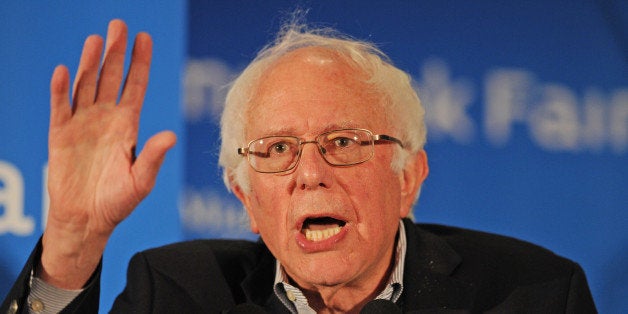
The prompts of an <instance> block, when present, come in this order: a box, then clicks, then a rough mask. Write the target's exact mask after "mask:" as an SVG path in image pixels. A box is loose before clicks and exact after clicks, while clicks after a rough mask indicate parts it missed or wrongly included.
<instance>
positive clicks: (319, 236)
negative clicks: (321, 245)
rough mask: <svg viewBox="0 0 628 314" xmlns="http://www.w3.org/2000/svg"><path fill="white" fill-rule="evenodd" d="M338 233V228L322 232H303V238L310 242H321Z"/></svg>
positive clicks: (307, 230)
mask: <svg viewBox="0 0 628 314" xmlns="http://www.w3.org/2000/svg"><path fill="white" fill-rule="evenodd" d="M338 233H340V227H339V226H338V227H333V228H328V229H324V230H309V229H306V230H305V238H306V239H308V240H310V241H322V240H325V239H329V238H330V237H332V236H335V235H337V234H338Z"/></svg>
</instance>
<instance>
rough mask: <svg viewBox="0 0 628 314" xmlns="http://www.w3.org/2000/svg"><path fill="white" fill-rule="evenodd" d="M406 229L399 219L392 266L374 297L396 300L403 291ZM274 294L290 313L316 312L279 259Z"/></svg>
mask: <svg viewBox="0 0 628 314" xmlns="http://www.w3.org/2000/svg"><path fill="white" fill-rule="evenodd" d="M406 246H407V240H406V229H405V227H404V225H403V221H402V220H399V231H398V237H397V247H396V250H395V258H394V263H395V265H394V267H393V271H392V272H391V273H390V277H389V278H388V282H387V283H386V286H384V288H383V289H382V291H380V292H379V294H378V295H377V297H375V299H385V300H390V301H392V302H397V300H399V297H400V296H401V293H402V292H403V270H404V265H405V260H406V250H407V248H406ZM273 288H274V289H273V290H274V291H275V295H276V296H277V298H279V300H281V302H282V303H283V304H284V305H285V306H286V307H287V308H288V309H289V310H290V311H291V312H292V313H316V312H315V311H314V310H313V309H312V308H311V307H310V306H309V304H308V302H307V299H306V298H305V295H304V294H303V292H302V291H301V289H299V288H298V287H296V286H294V285H292V284H290V280H289V279H288V275H287V274H286V273H285V271H284V268H283V266H281V263H280V262H279V260H277V261H276V267H275V282H274V284H273Z"/></svg>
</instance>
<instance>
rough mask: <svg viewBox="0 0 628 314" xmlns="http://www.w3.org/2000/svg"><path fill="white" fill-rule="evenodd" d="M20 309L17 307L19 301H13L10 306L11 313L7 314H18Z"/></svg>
mask: <svg viewBox="0 0 628 314" xmlns="http://www.w3.org/2000/svg"><path fill="white" fill-rule="evenodd" d="M18 309H19V307H18V305H17V301H15V300H13V301H11V305H10V306H9V311H8V312H7V313H9V314H14V313H17V310H18Z"/></svg>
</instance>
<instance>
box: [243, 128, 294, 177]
mask: <svg viewBox="0 0 628 314" xmlns="http://www.w3.org/2000/svg"><path fill="white" fill-rule="evenodd" d="M298 154H299V140H298V139H297V138H295V137H287V136H271V137H265V138H261V139H259V140H256V141H253V142H251V143H250V144H249V153H248V158H249V162H250V164H251V166H252V167H253V169H255V170H257V171H260V172H279V171H284V170H287V169H290V168H291V167H293V166H294V164H295V162H296V160H297V156H298Z"/></svg>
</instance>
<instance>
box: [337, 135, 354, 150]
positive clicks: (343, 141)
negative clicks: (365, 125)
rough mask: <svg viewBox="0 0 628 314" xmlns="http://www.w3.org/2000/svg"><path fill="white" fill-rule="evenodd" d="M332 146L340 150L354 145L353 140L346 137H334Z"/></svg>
mask: <svg viewBox="0 0 628 314" xmlns="http://www.w3.org/2000/svg"><path fill="white" fill-rule="evenodd" d="M333 143H334V146H336V147H340V148H346V147H350V146H352V145H354V144H355V139H352V138H348V137H336V138H334V140H333Z"/></svg>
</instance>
